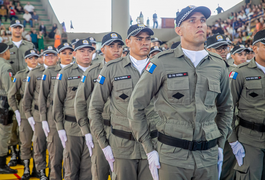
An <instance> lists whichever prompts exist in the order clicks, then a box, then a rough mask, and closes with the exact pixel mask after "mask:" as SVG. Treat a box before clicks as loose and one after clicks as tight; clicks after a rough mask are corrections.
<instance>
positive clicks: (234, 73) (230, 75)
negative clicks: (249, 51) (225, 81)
mask: <svg viewBox="0 0 265 180" xmlns="http://www.w3.org/2000/svg"><path fill="white" fill-rule="evenodd" d="M237 75H238V73H237V72H233V71H232V72H230V74H229V78H231V79H236V77H237Z"/></svg>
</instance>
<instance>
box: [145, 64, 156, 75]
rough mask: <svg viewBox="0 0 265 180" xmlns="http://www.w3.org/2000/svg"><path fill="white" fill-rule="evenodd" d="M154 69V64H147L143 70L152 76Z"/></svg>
mask: <svg viewBox="0 0 265 180" xmlns="http://www.w3.org/2000/svg"><path fill="white" fill-rule="evenodd" d="M155 68H156V65H155V64H154V63H151V62H149V63H148V64H147V66H146V68H145V70H146V71H148V72H149V73H151V74H153V72H154V70H155Z"/></svg>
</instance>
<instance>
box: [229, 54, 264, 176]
mask: <svg viewBox="0 0 265 180" xmlns="http://www.w3.org/2000/svg"><path fill="white" fill-rule="evenodd" d="M230 78H231V93H232V95H233V102H234V105H235V106H237V108H238V119H239V126H235V121H234V122H233V124H232V127H233V133H232V135H231V136H230V137H229V142H235V141H239V142H240V143H241V144H242V145H243V147H244V149H245V153H246V154H245V157H244V159H243V165H242V166H239V165H238V164H236V166H235V170H236V178H237V179H251V180H252V179H261V176H262V171H263V162H264V160H263V157H264V149H265V145H264V141H265V139H264V136H263V134H264V120H265V116H264V115H265V101H264V96H265V93H264V87H265V74H264V72H263V71H262V70H261V69H260V68H258V67H257V64H256V61H255V59H254V58H253V59H252V60H251V61H250V62H249V63H243V64H241V65H239V66H238V67H237V68H235V69H233V72H231V74H230ZM234 120H235V119H234Z"/></svg>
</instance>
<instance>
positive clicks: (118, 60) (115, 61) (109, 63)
mask: <svg viewBox="0 0 265 180" xmlns="http://www.w3.org/2000/svg"><path fill="white" fill-rule="evenodd" d="M123 59H124V58H123V57H120V58H118V59H115V60H112V61H109V62H108V63H107V66H110V65H111V64H114V63H117V62H120V61H122V60H123Z"/></svg>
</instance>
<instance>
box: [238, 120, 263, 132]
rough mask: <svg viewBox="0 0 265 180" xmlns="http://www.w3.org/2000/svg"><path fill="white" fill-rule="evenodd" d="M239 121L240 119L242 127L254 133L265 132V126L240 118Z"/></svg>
mask: <svg viewBox="0 0 265 180" xmlns="http://www.w3.org/2000/svg"><path fill="white" fill-rule="evenodd" d="M239 119H240V121H239V125H240V126H243V127H245V128H248V129H251V130H254V131H258V132H265V126H264V124H261V123H254V122H249V121H246V120H244V119H242V118H240V117H239Z"/></svg>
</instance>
